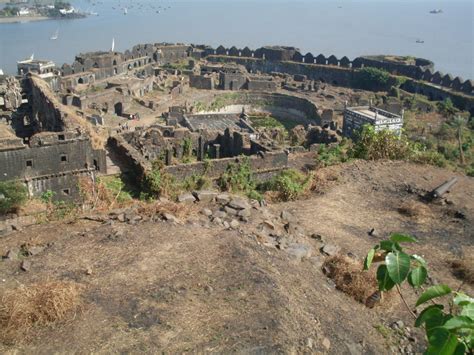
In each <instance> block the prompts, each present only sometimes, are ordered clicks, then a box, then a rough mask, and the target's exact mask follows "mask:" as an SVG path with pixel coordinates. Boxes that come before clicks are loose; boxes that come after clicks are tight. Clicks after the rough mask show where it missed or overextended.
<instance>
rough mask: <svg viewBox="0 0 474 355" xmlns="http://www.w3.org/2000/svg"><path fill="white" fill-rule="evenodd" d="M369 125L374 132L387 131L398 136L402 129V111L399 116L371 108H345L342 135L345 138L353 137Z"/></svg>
mask: <svg viewBox="0 0 474 355" xmlns="http://www.w3.org/2000/svg"><path fill="white" fill-rule="evenodd" d="M366 124H369V125H372V126H374V127H375V130H376V131H380V130H382V129H387V130H390V131H393V132H394V133H395V134H397V135H400V134H401V132H402V127H403V111H402V113H401V115H396V114H394V113H391V112H388V111H385V110H382V109H380V108H377V107H373V106H359V107H346V109H345V110H344V120H343V127H342V134H343V135H344V136H345V137H350V138H352V137H354V134H355V133H357V132H358V131H359V130H360V129H361V128H362V126H364V125H366Z"/></svg>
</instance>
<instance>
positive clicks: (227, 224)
mask: <svg viewBox="0 0 474 355" xmlns="http://www.w3.org/2000/svg"><path fill="white" fill-rule="evenodd" d="M222 224H223V226H224V228H226V229H228V228H230V224H229V222H227V221H224V222H223V223H222Z"/></svg>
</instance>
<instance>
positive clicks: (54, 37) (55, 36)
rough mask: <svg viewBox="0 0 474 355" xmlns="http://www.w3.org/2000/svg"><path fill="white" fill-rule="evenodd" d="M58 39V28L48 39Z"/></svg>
mask: <svg viewBox="0 0 474 355" xmlns="http://www.w3.org/2000/svg"><path fill="white" fill-rule="evenodd" d="M58 38H59V28H58V29H57V30H56V32H54V33H53V35H52V36H51V37H50V39H51V40H53V41H55V40H57V39H58Z"/></svg>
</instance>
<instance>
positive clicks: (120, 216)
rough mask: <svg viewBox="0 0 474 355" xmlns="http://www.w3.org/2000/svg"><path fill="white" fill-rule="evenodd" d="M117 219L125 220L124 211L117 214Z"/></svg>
mask: <svg viewBox="0 0 474 355" xmlns="http://www.w3.org/2000/svg"><path fill="white" fill-rule="evenodd" d="M117 220H118V221H119V222H125V220H126V217H125V213H120V214H119V215H118V216H117Z"/></svg>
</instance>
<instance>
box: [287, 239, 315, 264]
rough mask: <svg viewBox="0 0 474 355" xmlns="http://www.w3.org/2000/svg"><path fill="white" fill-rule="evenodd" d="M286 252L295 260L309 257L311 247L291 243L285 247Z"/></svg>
mask: <svg viewBox="0 0 474 355" xmlns="http://www.w3.org/2000/svg"><path fill="white" fill-rule="evenodd" d="M286 252H287V253H288V254H290V256H291V257H292V258H293V259H295V260H297V261H301V259H303V258H309V257H311V247H310V246H308V245H305V244H297V243H292V244H290V245H289V246H288V247H287V248H286Z"/></svg>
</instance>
